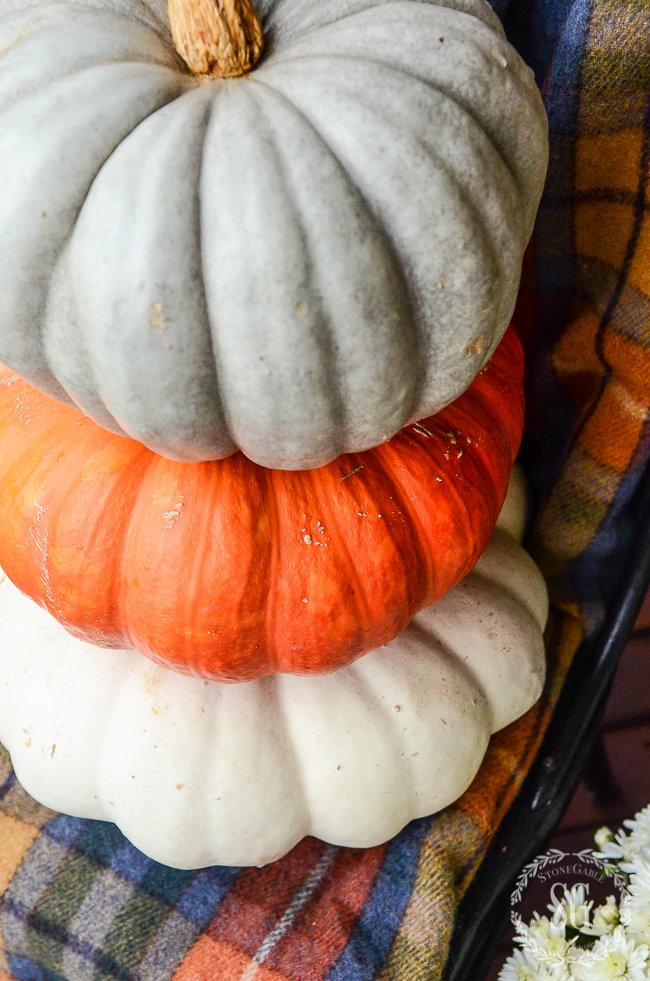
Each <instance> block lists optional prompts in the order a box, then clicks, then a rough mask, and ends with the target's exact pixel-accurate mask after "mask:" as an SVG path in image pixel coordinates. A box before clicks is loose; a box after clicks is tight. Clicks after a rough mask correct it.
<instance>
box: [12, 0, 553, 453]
mask: <svg viewBox="0 0 650 981" xmlns="http://www.w3.org/2000/svg"><path fill="white" fill-rule="evenodd" d="M258 7H259V13H260V15H261V18H262V22H263V26H264V31H265V35H266V49H265V53H264V55H263V57H262V59H261V61H260V62H259V64H258V66H257V67H256V68H255V70H254V71H253V72H251V73H250V74H249V75H247V76H246V77H244V78H240V79H229V80H220V81H208V82H205V81H204V80H200V79H198V78H196V77H193V76H192V75H190V74H189V73H188V71H187V69H186V67H185V65H184V63H183V62H182V61H181V59H180V57H179V56H178V55H177V53H176V51H175V49H174V47H173V44H172V42H171V36H170V33H169V25H168V19H167V14H166V10H165V0H78V2H76V3H68V2H63V0H53V2H50V3H47V4H38V3H34V2H33V0H3V11H4V12H5V13H4V15H3V16H2V17H1V18H0V51H2V58H1V59H0V277H1V279H0V360H1V361H3V362H5V364H7V365H8V366H9V367H11V368H13V369H14V370H15V371H16V372H18V373H19V374H20V375H22V376H23V377H25V378H26V379H28V380H29V381H30V382H32V384H34V385H35V386H36V387H37V388H40V389H41V390H43V391H45V392H47V393H49V394H50V395H53V396H54V397H56V398H59V399H62V400H64V401H69V402H72V403H74V404H76V405H77V406H78V407H80V408H81V409H82V410H83V411H84V412H85V413H86V414H87V415H89V416H91V417H92V418H93V419H95V420H96V421H97V422H98V423H99V424H101V425H102V426H105V427H106V428H108V429H110V430H113V431H115V432H120V433H126V434H128V435H130V436H133V437H134V438H136V439H138V440H140V441H141V442H143V443H145V444H146V445H147V446H149V447H151V448H152V449H154V450H156V451H157V452H159V453H161V454H163V455H164V456H168V457H172V458H175V459H180V460H203V459H213V458H219V457H222V456H227V455H228V454H230V453H233V452H234V451H235V450H236V449H237V447H240V448H241V449H242V450H243V451H244V453H246V454H247V456H249V457H250V458H251V459H253V460H254V461H256V462H258V463H261V464H264V465H266V466H271V467H276V468H285V469H301V468H307V467H316V466H320V465H321V464H324V463H326V462H327V461H329V460H331V459H333V458H334V457H336V456H338V455H339V454H340V453H343V452H350V451H356V450H364V449H367V448H369V447H372V446H376V445H378V444H379V443H381V442H383V441H384V440H386V439H388V438H389V437H390V436H392V435H393V434H394V433H395V432H397V431H398V430H399V429H400V428H401V427H402V426H404V425H405V424H406V423H407V422H409V421H414V420H416V419H421V418H423V417H426V416H430V415H432V414H433V413H435V412H437V411H438V410H439V409H440V408H442V407H443V406H444V405H446V404H447V403H449V402H450V401H452V400H453V399H454V398H456V396H458V395H459V394H460V393H461V392H462V391H463V390H464V389H465V388H466V387H467V385H468V384H469V383H470V381H471V380H472V378H473V377H474V376H475V374H476V373H477V371H479V369H480V368H481V367H482V366H483V364H484V363H485V362H486V360H487V359H488V358H489V357H490V355H491V354H492V352H493V350H494V349H495V347H496V345H497V343H498V341H499V339H500V338H501V336H502V335H503V333H504V331H505V329H506V326H507V324H508V322H509V319H510V315H511V313H512V310H513V306H514V302H515V297H516V292H517V285H518V281H519V275H520V268H521V259H522V254H523V251H524V248H525V245H526V243H527V241H528V238H529V236H530V233H531V230H532V225H533V219H534V216H535V211H536V208H537V205H538V202H539V198H540V194H541V190H542V184H543V180H544V174H545V168H546V157H547V140H546V120H545V114H544V109H543V106H542V102H541V99H540V96H539V93H538V91H537V89H536V86H535V83H534V80H533V76H532V73H531V72H530V70H529V69H528V68H526V66H525V65H524V64H523V62H522V61H521V59H520V58H519V56H518V55H517V53H516V52H515V51H514V49H513V48H512V47H511V46H510V45H509V44H508V43H507V42H506V40H505V39H504V36H503V31H502V28H501V26H500V24H499V22H498V20H497V18H496V16H495V15H494V13H493V12H492V10H491V9H490V7H489V6H488V4H487V3H486V2H484V0H440V2H433V0H423V2H415V0H391V2H385V0H260V2H259V3H258Z"/></svg>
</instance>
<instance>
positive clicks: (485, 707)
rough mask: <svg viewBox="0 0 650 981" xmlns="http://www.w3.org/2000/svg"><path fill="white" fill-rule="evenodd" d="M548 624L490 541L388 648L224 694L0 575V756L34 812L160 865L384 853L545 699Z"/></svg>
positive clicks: (528, 573) (542, 604)
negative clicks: (74, 624)
mask: <svg viewBox="0 0 650 981" xmlns="http://www.w3.org/2000/svg"><path fill="white" fill-rule="evenodd" d="M488 612H489V614H490V615H489V616H487V615H486V613H488ZM546 614H547V598H546V589H545V586H544V581H543V579H542V577H541V575H540V573H539V571H538V570H537V569H536V567H535V565H534V563H533V562H532V560H531V559H530V557H529V556H527V555H526V553H525V552H524V551H523V550H522V549H521V548H520V547H519V546H518V545H517V544H516V543H515V542H514V541H513V539H512V538H510V536H509V535H508V534H506V533H505V532H501V531H499V530H497V531H496V532H495V534H494V535H493V537H492V539H491V541H490V543H489V544H488V547H487V549H486V551H485V552H484V554H483V556H482V557H481V559H479V562H478V563H477V566H476V568H475V570H474V571H472V572H471V573H469V575H468V576H467V577H466V578H465V579H464V580H463V581H462V582H461V583H459V584H458V586H456V587H455V589H453V590H451V592H449V593H447V595H446V596H445V597H443V598H442V599H441V600H440V601H439V602H438V603H435V604H434V605H433V606H430V607H428V608H426V609H425V610H423V611H422V612H421V613H420V614H418V615H417V616H416V617H415V619H414V620H413V621H412V623H411V624H410V625H409V626H408V627H407V628H406V630H405V631H404V632H403V633H402V634H401V635H400V636H399V637H398V638H396V639H395V640H394V641H392V642H391V643H390V644H389V645H388V646H387V647H385V648H382V649H381V650H377V651H374V652H372V653H370V654H368V655H366V656H365V657H363V658H361V659H360V660H359V661H357V662H355V664H354V665H351V666H349V667H346V668H343V669H342V670H340V671H337V672H334V673H332V674H328V675H326V676H322V677H311V678H297V677H292V676H288V675H274V676H270V677H266V678H261V679H258V680H257V681H253V682H251V683H249V684H243V685H222V684H219V683H217V682H205V681H201V680H199V679H195V678H187V677H182V676H180V675H178V674H175V673H174V672H171V671H167V670H165V669H164V668H162V667H160V666H158V665H154V664H151V662H150V661H147V660H146V659H145V658H143V657H141V655H140V654H139V653H138V652H137V651H102V650H99V649H98V648H96V647H95V648H93V647H90V646H89V645H87V644H84V643H82V642H81V641H79V640H75V639H74V638H72V637H70V636H69V635H67V634H66V633H65V631H63V630H62V629H61V628H60V626H59V625H58V624H57V623H56V622H55V621H54V620H53V619H52V618H51V617H48V616H47V614H46V613H45V612H44V611H43V610H39V609H38V608H37V607H36V606H35V605H34V604H33V603H31V602H30V601H29V600H28V599H26V598H25V597H23V596H21V595H20V594H18V593H17V592H16V590H15V589H14V587H13V586H11V584H10V583H8V582H7V581H6V580H5V581H4V582H2V581H1V577H0V616H1V617H2V623H3V634H2V639H1V641H0V740H2V743H3V745H5V746H6V747H7V748H8V750H9V751H10V753H11V756H12V760H13V763H14V766H15V768H16V773H17V775H18V778H19V779H20V781H21V783H22V784H23V786H24V787H25V788H26V790H27V791H28V793H30V794H31V795H32V796H34V797H35V798H36V799H37V800H39V801H41V802H42V803H43V804H46V805H47V806H49V807H52V808H54V809H56V810H60V811H64V812H66V813H71V814H75V815H78V816H81V817H87V818H95V819H98V820H102V821H115V822H116V823H117V824H118V826H119V827H120V829H121V830H122V831H123V833H124V834H126V835H127V837H128V838H129V839H130V840H131V841H132V842H133V843H134V844H135V845H136V846H137V847H138V848H140V849H141V850H142V851H144V852H145V854H147V855H149V856H151V857H152V858H154V859H156V860H157V861H159V862H163V863H164V864H167V865H174V866H180V867H182V868H195V867H200V866H208V865H214V864H220V865H240V864H244V865H245V864H262V863H265V862H269V861H273V860H274V859H276V858H279V857H280V856H281V855H283V854H284V853H285V852H286V851H288V849H289V848H291V847H292V845H294V844H295V843H296V842H297V841H299V840H300V838H302V837H303V836H304V835H307V834H314V835H317V836H319V837H322V838H324V839H325V840H326V841H331V842H334V843H336V844H341V845H349V846H353V847H368V846H372V845H377V844H379V843H380V842H383V841H385V840H386V839H388V838H390V837H391V836H393V835H394V834H396V833H397V832H398V831H399V830H400V828H402V827H403V826H404V825H405V824H406V823H407V822H408V821H410V820H411V819H412V818H416V817H422V816H424V815H425V814H430V813H431V812H432V811H435V810H437V809H439V808H441V807H444V806H446V805H448V804H449V803H451V802H452V801H453V800H455V799H456V798H457V797H458V796H459V794H461V793H462V792H463V790H464V789H465V788H466V787H467V786H468V784H469V783H470V781H471V780H472V778H473V776H474V774H475V773H476V770H477V769H478V766H479V764H480V762H481V759H482V757H483V754H484V752H485V749H486V747H487V744H488V740H489V736H490V733H491V732H494V731H496V730H498V729H500V728H502V727H503V726H505V725H508V724H509V723H510V722H512V721H514V719H516V718H517V717H518V716H520V715H521V714H522V713H523V712H525V711H526V710H527V709H528V708H529V707H530V706H531V705H532V704H533V702H534V701H535V700H536V699H537V698H538V697H539V694H540V692H541V689H542V685H543V679H544V646H543V639H542V630H543V628H544V624H545V620H546ZM26 731H27V732H28V733H29V738H28V739H27V738H26V737H25V732H26Z"/></svg>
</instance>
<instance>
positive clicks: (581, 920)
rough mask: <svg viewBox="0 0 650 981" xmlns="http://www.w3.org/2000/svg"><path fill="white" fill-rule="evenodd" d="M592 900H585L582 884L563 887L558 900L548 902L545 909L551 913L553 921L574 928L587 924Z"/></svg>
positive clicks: (580, 927)
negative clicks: (569, 887)
mask: <svg viewBox="0 0 650 981" xmlns="http://www.w3.org/2000/svg"><path fill="white" fill-rule="evenodd" d="M593 905H594V904H593V900H590V901H589V902H587V895H586V893H585V887H584V886H572V888H571V889H565V890H564V895H563V896H562V898H561V899H560V900H555V901H554V902H552V903H549V904H548V906H547V909H548V910H549V911H550V912H551V913H552V914H553V917H552V919H553V923H555V924H560V923H564V924H565V925H568V926H570V927H574V928H575V929H576V930H582V929H583V927H588V926H589V917H590V916H591V907H592V906H593Z"/></svg>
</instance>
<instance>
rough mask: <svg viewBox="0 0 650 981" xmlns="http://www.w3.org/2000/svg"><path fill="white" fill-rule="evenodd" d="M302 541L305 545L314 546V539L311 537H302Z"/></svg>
mask: <svg viewBox="0 0 650 981" xmlns="http://www.w3.org/2000/svg"><path fill="white" fill-rule="evenodd" d="M302 540H303V542H304V543H305V545H313V544H314V539H313V538H312V537H311V535H303V538H302Z"/></svg>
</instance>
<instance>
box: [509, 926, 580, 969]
mask: <svg viewBox="0 0 650 981" xmlns="http://www.w3.org/2000/svg"><path fill="white" fill-rule="evenodd" d="M516 929H517V933H518V934H519V936H518V937H516V938H515V941H516V943H518V944H521V946H522V947H523V949H524V950H527V951H529V953H531V954H532V955H533V957H534V958H535V959H536V960H537V961H539V963H540V964H544V965H545V966H547V967H548V968H549V969H551V968H553V967H556V968H560V967H562V966H563V965H566V964H567V963H568V961H569V960H570V959H571V947H572V944H573V943H574V940H575V938H574V940H569V941H567V940H566V936H565V934H566V923H564V922H562V923H553V921H552V920H549V918H548V917H547V916H540V915H539V913H535V914H534V918H533V919H532V920H531V921H530V924H529V925H528V926H526V924H525V923H524V922H523V921H522V920H519V921H518V923H517V925H516Z"/></svg>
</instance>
